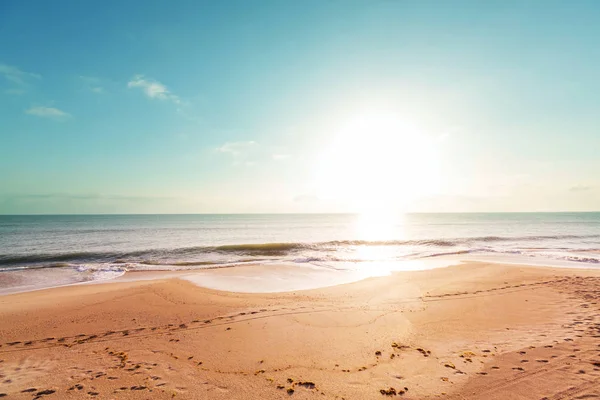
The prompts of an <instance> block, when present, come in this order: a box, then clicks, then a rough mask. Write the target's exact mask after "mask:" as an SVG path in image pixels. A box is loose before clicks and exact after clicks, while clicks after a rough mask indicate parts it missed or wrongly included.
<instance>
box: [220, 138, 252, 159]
mask: <svg viewBox="0 0 600 400" xmlns="http://www.w3.org/2000/svg"><path fill="white" fill-rule="evenodd" d="M254 146H256V142H255V141H253V140H250V141H247V142H226V143H224V144H223V145H222V146H220V147H217V148H216V151H217V152H218V153H224V154H229V155H231V156H233V157H240V156H242V155H244V154H246V153H247V152H248V151H249V150H250V149H251V148H252V147H254Z"/></svg>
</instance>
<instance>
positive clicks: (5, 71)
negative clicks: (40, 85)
mask: <svg viewBox="0 0 600 400" xmlns="http://www.w3.org/2000/svg"><path fill="white" fill-rule="evenodd" d="M0 75H2V76H3V77H4V78H5V79H6V80H8V81H11V82H13V83H16V84H18V85H25V83H26V81H27V80H29V79H41V78H42V76H41V75H39V74H34V73H32V72H25V71H22V70H20V69H19V68H17V67H14V66H12V65H7V64H2V63H0Z"/></svg>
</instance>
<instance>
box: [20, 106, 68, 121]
mask: <svg viewBox="0 0 600 400" xmlns="http://www.w3.org/2000/svg"><path fill="white" fill-rule="evenodd" d="M25 112H26V113H27V114H31V115H35V116H37V117H42V118H54V119H64V118H68V117H70V116H71V114H69V113H66V112H64V111H62V110H59V109H58V108H54V107H31V108H30V109H28V110H26V111H25Z"/></svg>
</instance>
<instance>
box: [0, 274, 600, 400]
mask: <svg viewBox="0 0 600 400" xmlns="http://www.w3.org/2000/svg"><path fill="white" fill-rule="evenodd" d="M244 268H252V267H244ZM257 268H260V267H257ZM263 268H264V267H263ZM223 273H229V271H227V272H223ZM148 274H149V273H148ZM599 297H600V271H595V270H592V269H586V270H583V269H581V270H576V269H552V268H537V267H522V266H514V265H498V264H487V263H474V262H473V263H468V264H463V265H459V266H453V267H449V268H441V269H434V270H428V271H419V272H403V273H395V274H393V275H392V276H388V277H381V278H371V279H367V280H363V281H360V282H356V283H350V284H345V285H338V286H334V287H329V288H322V289H318V290H305V291H297V292H289V293H272V294H248V293H232V292H221V291H215V290H211V289H205V288H201V287H198V286H196V285H194V284H192V283H190V282H188V281H185V280H182V279H177V277H173V278H169V279H161V280H134V281H123V282H119V281H118V280H117V281H113V282H111V283H104V284H94V285H76V286H69V287H62V288H54V289H46V290H39V291H35V292H29V293H20V294H12V295H6V296H2V297H0V321H2V323H1V324H0V379H1V380H0V393H2V394H1V395H0V396H3V397H6V398H11V399H12V398H14V399H32V398H39V399H63V398H64V399H68V398H98V399H121V398H122V399H133V398H136V399H138V398H153V399H155V398H156V399H171V398H182V399H207V398H210V399H280V398H288V397H290V398H298V399H308V398H323V399H371V398H372V399H378V398H387V396H390V397H402V398H407V399H430V398H431V399H433V398H445V399H584V398H585V399H591V398H597V397H600V347H599V346H600V303H598V298H599Z"/></svg>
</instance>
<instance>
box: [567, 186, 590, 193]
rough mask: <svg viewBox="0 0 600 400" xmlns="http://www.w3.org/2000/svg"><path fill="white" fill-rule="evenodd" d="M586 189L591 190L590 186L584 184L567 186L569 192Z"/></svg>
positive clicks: (585, 190)
mask: <svg viewBox="0 0 600 400" xmlns="http://www.w3.org/2000/svg"><path fill="white" fill-rule="evenodd" d="M588 190H592V187H591V186H586V185H575V186H571V187H570V188H569V191H570V192H587V191H588Z"/></svg>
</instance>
